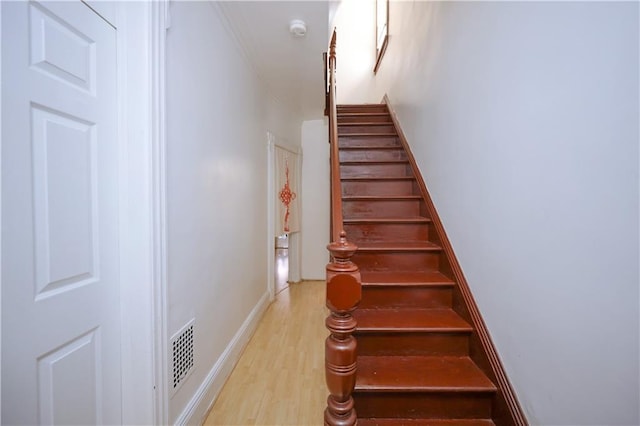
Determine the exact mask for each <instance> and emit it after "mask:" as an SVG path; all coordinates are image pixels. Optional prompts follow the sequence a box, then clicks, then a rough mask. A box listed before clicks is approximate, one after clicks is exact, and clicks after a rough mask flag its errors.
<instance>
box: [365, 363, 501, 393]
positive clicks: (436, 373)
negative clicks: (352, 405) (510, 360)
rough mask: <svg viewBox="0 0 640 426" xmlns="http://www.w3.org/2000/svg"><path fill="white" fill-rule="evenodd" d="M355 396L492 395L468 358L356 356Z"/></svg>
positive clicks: (491, 388)
mask: <svg viewBox="0 0 640 426" xmlns="http://www.w3.org/2000/svg"><path fill="white" fill-rule="evenodd" d="M355 390H356V392H495V391H496V387H495V385H494V384H493V383H492V382H491V380H489V378H487V376H486V375H485V374H484V373H483V372H482V371H480V369H479V368H478V366H477V365H476V364H475V363H474V362H473V361H472V360H471V358H469V357H449V356H360V357H358V373H357V376H356V388H355Z"/></svg>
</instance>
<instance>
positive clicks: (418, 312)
mask: <svg viewBox="0 0 640 426" xmlns="http://www.w3.org/2000/svg"><path fill="white" fill-rule="evenodd" d="M337 111H338V114H337V123H338V148H339V162H340V178H341V180H340V182H341V193H342V215H343V225H344V230H345V231H346V235H347V238H348V240H349V242H351V243H355V244H356V245H357V247H358V249H357V251H356V252H355V254H354V255H353V257H352V258H351V260H352V261H353V262H354V263H355V264H356V265H357V266H358V267H359V269H360V273H361V277H362V299H361V301H360V304H359V306H358V308H357V309H356V310H355V311H354V312H353V317H354V318H355V320H356V321H357V326H356V330H355V332H354V334H353V335H354V336H355V337H356V340H357V373H356V382H355V389H354V391H353V399H354V401H355V411H356V413H357V416H358V424H359V425H362V426H365V425H379V426H383V425H407V426H410V425H421V426H439V425H443V426H444V425H460V426H489V425H524V424H526V421H525V420H524V418H523V417H522V418H521V419H518V418H517V417H518V416H515V417H516V418H515V419H514V415H513V413H512V411H513V407H514V406H515V407H517V402H515V399H514V398H513V396H512V392H511V389H510V388H508V389H504V386H505V385H504V383H507V385H506V386H507V387H508V382H506V378H505V377H502V376H501V374H503V373H500V372H498V373H496V371H495V370H496V369H495V366H496V365H499V361H497V360H494V359H492V356H493V355H492V354H490V353H489V354H488V353H487V351H486V350H485V349H486V345H487V343H486V342H485V341H484V340H483V339H488V336H483V333H482V332H480V331H481V330H478V327H477V326H474V321H475V322H476V323H477V322H478V321H481V319H474V318H475V317H474V315H473V314H472V312H475V311H474V309H475V306H474V307H472V309H470V308H469V306H468V305H469V303H468V300H467V299H468V297H469V296H468V295H467V296H466V297H467V299H465V291H466V290H465V288H464V286H461V283H460V282H459V281H460V280H459V279H457V278H456V275H457V274H456V273H454V272H455V269H456V267H457V266H455V265H457V264H454V263H455V260H452V259H451V257H452V253H449V252H448V250H445V249H444V246H443V241H444V239H446V235H443V230H442V229H438V227H440V228H441V225H440V224H439V219H437V218H436V217H434V210H433V205H432V204H431V201H430V199H428V193H426V187H424V183H423V182H422V178H421V177H420V174H419V172H418V171H417V169H416V166H415V161H414V160H413V157H412V156H411V154H410V152H409V151H408V150H407V149H405V145H406V141H404V140H403V139H404V138H403V136H402V134H401V131H399V129H397V128H396V125H395V123H394V120H395V118H394V117H393V116H392V114H390V111H389V109H388V108H387V105H385V104H375V105H339V106H338V108H337ZM436 225H437V226H436ZM447 243H448V242H447ZM445 246H446V245H445ZM449 251H450V250H449ZM458 275H459V274H458ZM464 284H465V285H466V283H464ZM489 344H490V343H489ZM496 362H497V363H498V364H496ZM499 385H502V386H499ZM512 400H513V401H512ZM514 404H515V405H514Z"/></svg>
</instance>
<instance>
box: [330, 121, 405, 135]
mask: <svg viewBox="0 0 640 426" xmlns="http://www.w3.org/2000/svg"><path fill="white" fill-rule="evenodd" d="M352 133H382V134H389V133H395V128H394V127H393V125H392V124H391V125H389V124H386V123H378V124H355V123H352V124H342V125H340V126H338V135H349V134H352Z"/></svg>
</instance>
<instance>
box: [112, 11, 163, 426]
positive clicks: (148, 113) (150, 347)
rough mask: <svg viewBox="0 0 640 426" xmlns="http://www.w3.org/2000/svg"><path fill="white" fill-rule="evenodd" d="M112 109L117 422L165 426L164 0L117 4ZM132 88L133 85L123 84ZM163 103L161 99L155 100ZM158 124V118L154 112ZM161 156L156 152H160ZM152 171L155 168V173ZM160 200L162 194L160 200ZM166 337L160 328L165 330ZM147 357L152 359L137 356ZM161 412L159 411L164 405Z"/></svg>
mask: <svg viewBox="0 0 640 426" xmlns="http://www.w3.org/2000/svg"><path fill="white" fill-rule="evenodd" d="M116 3H117V10H116V16H117V20H118V22H117V28H118V31H117V34H118V38H117V43H118V44H117V49H118V92H119V93H118V99H119V102H118V108H119V129H120V141H119V142H120V148H121V156H120V160H121V161H120V164H121V167H120V191H121V192H120V193H121V198H120V205H121V211H120V220H121V227H120V241H121V247H122V248H121V251H120V260H121V293H120V294H121V300H122V306H121V320H122V323H121V327H122V328H121V336H122V345H121V361H122V371H121V374H122V420H123V424H161V423H162V424H164V423H166V419H167V417H166V416H164V415H163V413H164V412H165V411H166V409H167V408H166V407H167V405H168V404H167V403H166V402H165V398H163V395H164V394H166V391H165V389H166V388H165V387H164V386H163V384H164V383H165V382H163V379H166V377H165V378H163V377H160V378H159V377H158V374H159V372H166V368H165V364H164V363H163V359H162V358H159V357H158V355H157V354H158V353H159V352H160V351H161V349H162V348H165V347H166V346H164V344H165V342H166V338H165V340H159V336H161V335H162V333H163V331H164V328H163V326H164V322H163V320H164V318H166V315H165V311H166V304H164V303H165V297H164V294H165V293H163V289H164V287H163V279H164V276H163V275H162V274H161V273H159V271H163V270H164V269H163V268H164V267H165V262H164V258H163V257H162V256H163V254H164V251H163V250H158V247H160V248H162V247H163V246H159V245H158V244H159V242H158V238H164V233H163V232H162V231H163V227H162V226H161V224H162V223H163V222H162V220H163V219H164V216H163V215H162V214H161V213H162V210H160V207H161V206H163V204H161V203H160V202H158V199H159V197H161V194H157V193H156V192H157V190H158V188H159V182H161V180H160V179H161V178H163V176H164V165H163V163H161V162H160V161H159V159H158V158H157V155H156V153H157V151H158V150H159V149H160V147H161V143H162V142H163V140H164V139H162V138H163V134H160V135H159V136H158V134H157V132H156V131H155V130H156V127H157V120H156V115H155V113H156V108H155V105H156V103H158V102H160V103H162V102H163V100H164V98H158V95H157V93H159V92H161V95H162V96H163V92H162V90H161V89H162V87H160V88H159V86H158V82H157V79H156V78H155V76H156V73H157V70H158V68H159V67H157V66H156V64H157V63H159V62H160V60H163V59H164V57H159V56H158V55H157V54H156V50H155V44H154V43H155V38H154V37H155V30H156V27H158V26H159V25H164V21H161V20H159V19H158V17H156V15H155V14H154V11H155V9H157V8H164V7H165V6H167V5H168V3H167V2H166V1H164V0H160V1H157V2H116ZM129 87H135V88H136V90H128V88H129ZM162 107H164V105H163V104H162ZM161 120H162V122H164V116H163V115H162V116H161ZM160 158H163V157H160ZM157 169H160V171H159V172H158V170H157ZM162 202H164V199H163V198H162ZM164 335H166V333H165V334H164ZM140 360H148V361H151V362H140ZM163 410H165V411H163Z"/></svg>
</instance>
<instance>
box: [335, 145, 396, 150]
mask: <svg viewBox="0 0 640 426" xmlns="http://www.w3.org/2000/svg"><path fill="white" fill-rule="evenodd" d="M338 149H339V150H340V151H370V150H378V151H380V150H388V151H404V149H403V148H402V146H400V145H360V146H341V147H339V148H338Z"/></svg>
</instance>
